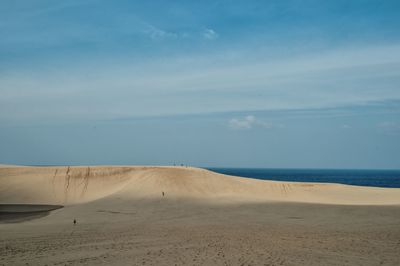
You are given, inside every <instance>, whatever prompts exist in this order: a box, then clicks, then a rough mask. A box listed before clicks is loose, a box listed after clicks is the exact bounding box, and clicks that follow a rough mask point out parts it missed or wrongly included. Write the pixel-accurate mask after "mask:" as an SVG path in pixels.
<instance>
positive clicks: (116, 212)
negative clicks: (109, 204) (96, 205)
mask: <svg viewBox="0 0 400 266" xmlns="http://www.w3.org/2000/svg"><path fill="white" fill-rule="evenodd" d="M97 212H104V213H111V214H125V215H134V214H136V212H119V211H107V210H98V211H97Z"/></svg>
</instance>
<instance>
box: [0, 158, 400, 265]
mask: <svg viewBox="0 0 400 266" xmlns="http://www.w3.org/2000/svg"><path fill="white" fill-rule="evenodd" d="M162 192H164V193H165V196H162ZM399 195H400V194H399V189H382V188H367V187H355V186H344V185H336V184H309V183H307V184H304V183H293V182H270V181H260V180H252V179H246V178H239V177H232V176H225V175H220V174H216V173H213V172H210V171H207V170H203V169H197V168H182V167H139V166H137V167H121V166H119V167H111V166H97V167H71V168H68V167H20V168H18V167H2V168H0V204H10V205H3V209H5V210H7V211H10V210H11V211H20V210H27V211H28V212H29V211H34V210H38V208H44V207H46V206H42V205H41V206H38V205H18V206H19V207H18V209H15V205H11V204H61V205H64V206H65V207H64V208H61V209H57V210H54V211H52V212H47V211H44V212H40V213H37V212H34V213H32V212H31V213H28V214H27V216H24V217H21V215H20V213H11V214H10V213H8V214H4V213H3V214H2V213H1V211H0V265H400V255H399V254H400V241H399V239H400V227H399V221H400V205H399V203H400V197H399ZM307 202H308V203H307ZM321 203H328V204H321ZM337 204H345V205H337ZM367 204H372V205H367ZM4 206H5V207H4ZM0 207H1V205H0ZM21 208H22V209H21ZM26 208H27V209H26ZM49 208H53V206H49ZM0 209H1V208H0ZM40 210H41V209H40ZM10 216H11V218H12V219H11V221H10V220H7V219H8V218H10ZM2 217H3V218H4V217H5V218H6V220H5V219H3V218H2ZM7 217H8V218H7ZM73 219H77V221H78V224H77V225H73V223H72V221H73Z"/></svg>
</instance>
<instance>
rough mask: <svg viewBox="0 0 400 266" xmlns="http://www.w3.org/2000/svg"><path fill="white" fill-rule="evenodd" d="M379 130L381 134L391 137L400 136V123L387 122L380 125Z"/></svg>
mask: <svg viewBox="0 0 400 266" xmlns="http://www.w3.org/2000/svg"><path fill="white" fill-rule="evenodd" d="M378 128H379V129H380V130H381V132H383V133H385V134H389V135H398V134H400V123H398V122H393V121H385V122H382V123H380V124H379V125H378Z"/></svg>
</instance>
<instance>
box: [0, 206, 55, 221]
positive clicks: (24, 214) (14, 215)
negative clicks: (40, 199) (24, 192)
mask: <svg viewBox="0 0 400 266" xmlns="http://www.w3.org/2000/svg"><path fill="white" fill-rule="evenodd" d="M62 207H63V206H62V205H45V204H0V223H20V222H24V221H29V220H33V219H38V218H41V217H44V216H47V215H49V214H50V212H51V211H53V210H56V209H60V208H62Z"/></svg>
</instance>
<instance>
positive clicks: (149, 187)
mask: <svg viewBox="0 0 400 266" xmlns="http://www.w3.org/2000/svg"><path fill="white" fill-rule="evenodd" d="M162 192H164V193H165V196H166V197H168V198H173V199H177V198H181V199H191V200H199V201H207V202H210V203H230V202H232V203H238V202H303V203H321V204H346V205H400V189H398V188H375V187H359V186H350V185H341V184H326V183H300V182H278V181H265V180H256V179H249V178H241V177H235V176H228V175H223V174H218V173H215V172H212V171H209V170H206V169H201V168H193V167H168V166H73V167H72V166H71V167H70V166H62V167H60V166H54V167H53V166H52V167H26V166H24V167H15V166H12V167H6V166H4V167H1V168H0V203H2V204H24V203H28V204H56V205H73V204H80V203H85V202H90V201H94V200H99V199H102V198H106V197H118V198H123V199H132V200H134V199H154V198H159V197H162Z"/></svg>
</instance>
